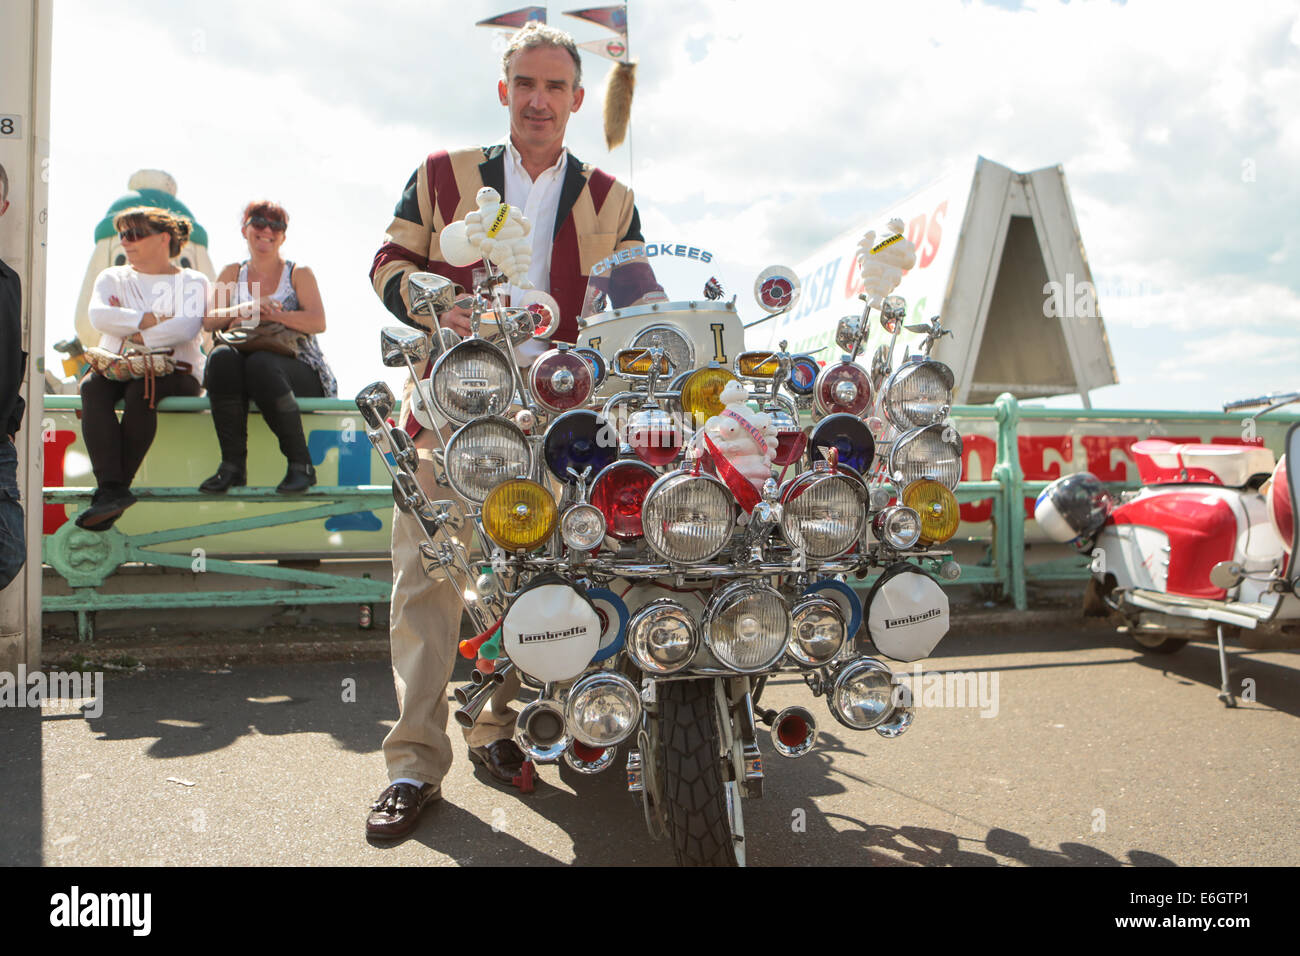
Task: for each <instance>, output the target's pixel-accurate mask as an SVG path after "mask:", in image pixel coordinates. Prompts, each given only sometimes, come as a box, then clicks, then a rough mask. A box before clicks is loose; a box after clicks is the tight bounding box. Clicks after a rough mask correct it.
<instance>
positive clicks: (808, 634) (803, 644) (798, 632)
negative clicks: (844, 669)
mask: <svg viewBox="0 0 1300 956" xmlns="http://www.w3.org/2000/svg"><path fill="white" fill-rule="evenodd" d="M791 618H792V619H793V625H792V627H791V629H790V643H789V645H788V646H787V647H786V653H787V654H788V655H789V656H790V657H791V658H792V659H793V660H794V662H795V663H796V664H798V665H799V666H800V667H821V666H822V665H823V664H826V663H829V662H830V660H831V659H832V658H834V657H835V655H836V654H838V653H839V652H840V648H841V647H843V646H844V639H845V637H846V636H847V634H848V628H847V627H846V626H845V624H844V612H843V611H841V610H840V606H839V605H838V604H836V603H835V602H834V601H832V600H831V599H830V598H825V597H816V596H814V597H807V598H804V599H803V600H802V601H800V602H799V603H798V604H796V605H795V606H794V611H793V613H792V614H791Z"/></svg>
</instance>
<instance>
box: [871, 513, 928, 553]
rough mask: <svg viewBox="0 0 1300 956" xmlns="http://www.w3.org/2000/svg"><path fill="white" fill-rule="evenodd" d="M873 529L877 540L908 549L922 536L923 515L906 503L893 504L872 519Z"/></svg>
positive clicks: (894, 547) (897, 547)
mask: <svg viewBox="0 0 1300 956" xmlns="http://www.w3.org/2000/svg"><path fill="white" fill-rule="evenodd" d="M871 530H872V532H874V534H875V536H876V540H877V541H881V542H884V543H885V544H887V545H889V546H890V547H891V548H893V549H894V550H895V551H906V550H907V549H908V548H910V547H912V545H914V544H916V542H917V541H919V540H920V538H921V516H920V515H919V514H917V513H916V511H914V510H913V509H911V508H909V507H907V506H906V505H893V506H891V507H889V508H885V509H884V510H883V511H880V512H878V513H877V514H876V516H875V517H874V518H872V519H871Z"/></svg>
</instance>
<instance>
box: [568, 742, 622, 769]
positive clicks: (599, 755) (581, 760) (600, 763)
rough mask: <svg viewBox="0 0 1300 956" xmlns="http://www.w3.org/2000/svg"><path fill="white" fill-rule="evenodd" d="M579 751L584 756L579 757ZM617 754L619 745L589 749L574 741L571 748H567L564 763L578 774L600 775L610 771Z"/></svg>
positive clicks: (570, 745) (570, 744)
mask: <svg viewBox="0 0 1300 956" xmlns="http://www.w3.org/2000/svg"><path fill="white" fill-rule="evenodd" d="M579 750H581V751H582V752H583V754H582V755H579V753H578V751H579ZM617 752H618V747H617V745H616V746H613V747H604V748H599V747H587V746H585V745H584V744H581V743H579V742H578V741H576V740H574V741H570V743H569V746H568V747H567V748H565V751H564V762H565V763H567V764H568V765H569V766H570V767H572V768H573V769H574V770H576V771H578V773H587V774H591V773H600V772H601V771H602V770H608V769H609V766H610V764H612V763H613V762H614V755H615V754H616V753H617Z"/></svg>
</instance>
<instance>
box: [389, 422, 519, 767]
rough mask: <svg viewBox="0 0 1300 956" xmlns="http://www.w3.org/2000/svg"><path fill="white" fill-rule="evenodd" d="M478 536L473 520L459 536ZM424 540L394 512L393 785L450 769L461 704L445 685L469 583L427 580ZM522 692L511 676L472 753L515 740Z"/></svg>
mask: <svg viewBox="0 0 1300 956" xmlns="http://www.w3.org/2000/svg"><path fill="white" fill-rule="evenodd" d="M434 441H436V436H434V435H433V434H432V433H431V432H429V431H428V430H427V429H426V430H425V431H423V432H421V433H420V435H419V437H418V438H417V439H416V446H417V447H424V448H427V447H429V446H430V445H431V444H432V443H433V442H434ZM422 457H423V456H422ZM421 466H422V467H421V468H420V470H419V471H418V472H417V475H418V476H419V479H420V485H421V487H423V488H424V491H425V494H427V495H428V496H429V498H430V499H431V500H434V501H436V500H438V499H439V498H451V499H457V498H458V496H457V495H456V493H455V492H453V491H452V490H451V489H450V488H448V487H445V486H439V485H437V484H436V483H435V482H434V478H433V465H432V463H431V462H429V463H426V462H425V461H421ZM472 536H473V535H472V527H471V526H470V525H469V523H468V522H467V523H466V527H465V528H464V529H463V530H462V532H461V535H460V537H461V538H462V540H464V541H465V542H466V543H467V544H468V543H469V542H470V541H471V539H472ZM424 540H425V539H424V534H423V532H422V531H421V529H420V523H419V521H418V520H417V519H415V518H413V517H411V516H409V515H406V514H403V513H402V512H400V511H398V510H397V509H396V508H394V509H393V601H392V607H391V610H390V612H389V632H388V636H389V643H390V646H391V649H392V656H393V684H394V685H395V687H396V689H397V708H398V717H397V723H396V724H394V725H393V729H392V730H391V731H389V732H388V736H387V737H385V738H384V745H383V749H384V761H385V763H386V764H387V766H388V779H389V780H390V781H392V780H396V779H398V778H399V777H410V778H412V779H414V780H422V781H424V782H426V783H432V784H435V785H437V784H439V783H441V782H442V778H443V777H444V776H446V774H447V771H448V769H450V767H451V759H452V751H451V740H450V738H449V737H448V736H447V716H448V713H449V711H450V709H451V706H450V705H451V704H453V703H455V698H454V697H452V696H451V695H449V694H448V692H447V683H448V681H450V680H451V674H452V668H454V667H455V665H456V657H457V655H458V653H459V651H458V646H459V643H460V626H461V615H462V614H463V613H464V605H463V604H462V603H461V600H460V597H459V596H458V594H457V589H458V588H463V587H464V586H465V582H464V580H463V575H462V574H456V575H455V576H454V580H453V579H449V578H448V577H447V576H446V575H445V574H438V575H437V576H436V577H433V578H430V577H428V576H426V575H425V573H424V571H423V569H422V568H421V567H420V542H422V541H424ZM435 540H437V538H435ZM475 551H477V549H475ZM473 557H474V556H473V554H472V555H471V564H472V560H473ZM518 692H519V679H518V677H517V676H516V673H512V674H511V676H510V677H508V678H507V679H506V680H505V682H504V683H503V684H502V685H501V689H500V690H498V691H497V693H496V694H495V695H494V696H493V698H492V703H491V704H490V705H489V706H488V707H485V708H483V711H482V713H481V714H480V715H479V719H478V723H477V724H476V725H475V726H474V728H473V729H472V730H466V731H463V733H464V735H465V741H466V743H467V744H468V745H469V746H470V747H482V746H485V745H487V744H490V743H492V742H493V741H495V740H508V739H510V738H511V737H513V736H514V730H515V717H516V716H517V715H516V713H515V711H514V709H513V708H511V706H510V702H511V701H512V700H514V698H515V695H516V694H517V693H518ZM457 706H459V705H457Z"/></svg>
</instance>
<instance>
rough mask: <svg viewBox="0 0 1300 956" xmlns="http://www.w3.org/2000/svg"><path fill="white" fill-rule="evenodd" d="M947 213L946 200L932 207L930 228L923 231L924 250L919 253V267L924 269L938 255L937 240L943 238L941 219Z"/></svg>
mask: <svg viewBox="0 0 1300 956" xmlns="http://www.w3.org/2000/svg"><path fill="white" fill-rule="evenodd" d="M947 212H948V200H946V199H945V200H944V201H943V202H941V203H939V205H937V206H935V207H934V212H932V213H931V214H930V228H929V229H927V230H926V231H925V242H926V248H925V250H924V251H922V252H921V255H920V260H919V263H918V265H919V267H920V268H922V269H924V268H925V267H926V266H928V265H929V264H930V263H931V262H933V261H934V257H935V256H936V255H938V254H939V240H940V239H941V238H943V217H944V215H945V214H946V213H947Z"/></svg>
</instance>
